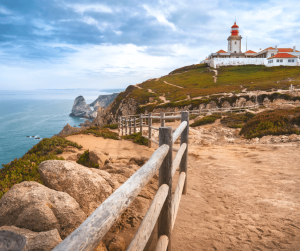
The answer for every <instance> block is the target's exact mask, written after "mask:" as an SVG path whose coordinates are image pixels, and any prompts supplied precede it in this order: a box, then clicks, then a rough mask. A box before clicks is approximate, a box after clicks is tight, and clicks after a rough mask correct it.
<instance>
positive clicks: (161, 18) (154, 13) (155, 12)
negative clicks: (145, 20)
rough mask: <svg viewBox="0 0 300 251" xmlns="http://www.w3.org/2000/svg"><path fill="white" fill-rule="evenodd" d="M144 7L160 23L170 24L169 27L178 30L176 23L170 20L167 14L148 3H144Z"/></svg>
mask: <svg viewBox="0 0 300 251" xmlns="http://www.w3.org/2000/svg"><path fill="white" fill-rule="evenodd" d="M143 8H144V9H145V10H146V11H147V13H148V14H149V15H150V16H153V17H155V18H156V20H157V21H158V22H159V23H161V24H163V25H165V26H169V27H171V28H172V29H173V30H174V31H176V27H175V25H174V24H173V23H171V22H169V21H168V20H167V18H166V17H165V15H164V14H163V13H162V12H160V11H158V10H154V9H152V8H150V7H149V6H148V5H143Z"/></svg>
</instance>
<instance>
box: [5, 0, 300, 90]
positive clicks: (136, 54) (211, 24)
mask: <svg viewBox="0 0 300 251" xmlns="http://www.w3.org/2000/svg"><path fill="white" fill-rule="evenodd" d="M299 8H300V2H299V0H285V1H282V0H270V1H267V0H236V1H235V0H231V1H229V0H198V1H195V0H189V1H186V0H172V1H169V0H149V1H148V0H126V1H125V0H97V1H94V0H81V1H78V0H0V89H2V90H3V89H7V90H34V89H73V88H96V89H108V88H110V89H111V88H126V87H127V86H128V85H132V84H138V83H141V82H143V81H145V80H147V79H150V78H157V77H160V76H163V75H167V74H168V73H169V72H170V71H172V70H174V69H176V68H180V67H183V66H186V65H191V64H197V63H199V62H200V61H201V60H203V59H204V58H205V57H206V56H207V55H209V54H210V53H211V52H216V51H218V50H220V49H223V50H227V38H228V36H229V35H230V28H231V26H232V25H233V23H234V21H235V18H236V21H237V24H238V25H239V27H240V35H242V37H243V39H242V51H245V49H246V37H247V41H248V49H251V50H254V51H259V50H260V49H264V48H267V47H270V46H273V47H274V46H276V45H278V47H283V48H285V47H288V48H291V47H293V46H296V47H297V48H298V49H300V44H299V42H300V34H299V31H300V15H299Z"/></svg>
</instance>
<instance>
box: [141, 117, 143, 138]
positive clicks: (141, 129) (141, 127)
mask: <svg viewBox="0 0 300 251" xmlns="http://www.w3.org/2000/svg"><path fill="white" fill-rule="evenodd" d="M140 133H141V134H142V135H143V119H142V114H140Z"/></svg>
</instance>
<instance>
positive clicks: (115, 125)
mask: <svg viewBox="0 0 300 251" xmlns="http://www.w3.org/2000/svg"><path fill="white" fill-rule="evenodd" d="M103 128H109V129H118V123H117V124H110V125H105V126H103Z"/></svg>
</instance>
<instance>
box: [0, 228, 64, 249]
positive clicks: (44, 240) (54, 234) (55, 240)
mask: <svg viewBox="0 0 300 251" xmlns="http://www.w3.org/2000/svg"><path fill="white" fill-rule="evenodd" d="M0 230H6V231H10V232H14V233H16V234H20V235H23V236H25V237H26V238H27V244H26V251H51V250H52V249H53V248H55V247H56V246H57V245H58V244H59V243H60V242H61V241H62V239H61V238H60V236H59V233H58V231H57V229H52V230H50V231H46V232H39V233H38V232H33V231H30V230H28V229H26V228H18V227H15V226H3V227H0Z"/></svg>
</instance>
